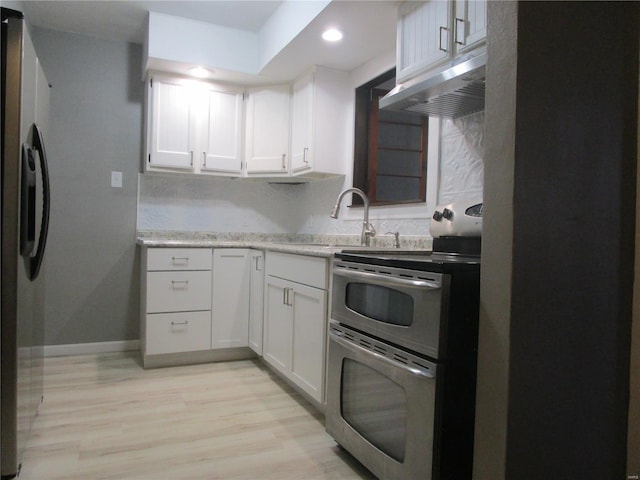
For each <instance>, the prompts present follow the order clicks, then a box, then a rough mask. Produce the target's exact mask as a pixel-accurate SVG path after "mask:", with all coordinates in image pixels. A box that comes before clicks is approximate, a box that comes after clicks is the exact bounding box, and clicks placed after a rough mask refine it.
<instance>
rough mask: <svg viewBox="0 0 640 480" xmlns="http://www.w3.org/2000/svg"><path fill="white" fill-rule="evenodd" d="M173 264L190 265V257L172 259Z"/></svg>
mask: <svg viewBox="0 0 640 480" xmlns="http://www.w3.org/2000/svg"><path fill="white" fill-rule="evenodd" d="M176 262H177V263H176ZM171 263H172V264H173V265H189V257H171Z"/></svg>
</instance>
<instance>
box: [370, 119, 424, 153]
mask: <svg viewBox="0 0 640 480" xmlns="http://www.w3.org/2000/svg"><path fill="white" fill-rule="evenodd" d="M378 145H379V146H381V147H402V148H407V149H412V150H421V149H422V127H420V126H415V125H398V124H395V123H380V124H378Z"/></svg>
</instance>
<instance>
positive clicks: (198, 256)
mask: <svg viewBox="0 0 640 480" xmlns="http://www.w3.org/2000/svg"><path fill="white" fill-rule="evenodd" d="M143 275H144V277H145V278H144V281H143V282H142V309H143V315H144V318H143V321H142V322H141V323H142V325H141V330H142V341H141V343H142V355H143V358H144V359H146V357H147V356H148V355H159V354H167V353H177V352H191V351H198V350H207V349H210V348H211V250H209V249H186V248H179V249H178V248H152V249H148V250H147V254H146V255H143Z"/></svg>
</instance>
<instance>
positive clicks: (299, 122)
mask: <svg viewBox="0 0 640 480" xmlns="http://www.w3.org/2000/svg"><path fill="white" fill-rule="evenodd" d="M349 92H350V90H349V88H348V75H347V74H346V73H345V72H342V71H339V70H333V69H330V68H326V67H321V66H316V67H315V68H314V69H313V70H312V71H310V72H307V73H306V74H304V75H302V76H301V77H299V78H298V79H296V80H295V81H294V83H293V93H292V109H291V169H290V171H291V175H300V174H307V173H309V172H317V173H319V174H344V173H345V165H346V144H347V132H348V127H347V111H346V106H347V105H348V103H349Z"/></svg>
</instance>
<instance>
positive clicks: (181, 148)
mask: <svg viewBox="0 0 640 480" xmlns="http://www.w3.org/2000/svg"><path fill="white" fill-rule="evenodd" d="M148 89H149V95H148V104H149V109H148V112H147V124H148V125H147V149H148V154H147V161H146V162H145V170H148V171H154V170H179V171H180V170H182V171H190V172H195V173H205V172H215V173H218V174H230V175H240V174H241V173H242V157H241V146H242V142H241V140H242V136H241V135H242V92H241V91H240V90H239V89H238V88H234V87H226V86H220V85H214V84H211V83H208V82H200V81H195V80H191V79H185V78H181V77H175V76H170V75H160V74H154V75H152V76H151V78H150V79H149V83H148Z"/></svg>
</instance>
